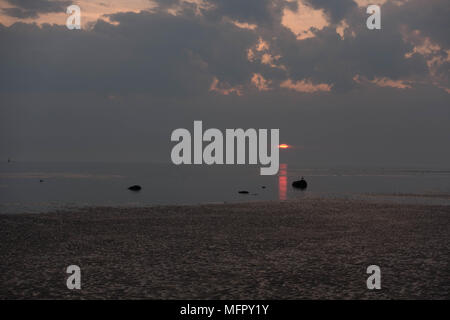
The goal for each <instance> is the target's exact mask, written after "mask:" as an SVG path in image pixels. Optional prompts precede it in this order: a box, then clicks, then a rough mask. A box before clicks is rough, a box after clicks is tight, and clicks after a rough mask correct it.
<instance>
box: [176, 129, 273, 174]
mask: <svg viewBox="0 0 450 320" xmlns="http://www.w3.org/2000/svg"><path fill="white" fill-rule="evenodd" d="M268 131H269V130H267V129H259V130H256V129H247V130H245V131H244V129H226V130H225V150H224V135H223V134H222V131H220V130H219V129H214V128H211V129H208V130H206V131H205V132H203V124H202V121H194V134H193V136H192V135H191V133H190V132H189V130H187V129H183V128H180V129H176V130H174V131H173V132H172V135H171V137H170V139H171V141H177V142H178V143H177V144H176V145H175V146H174V147H173V149H172V152H171V155H170V156H171V159H172V162H173V163H174V164H176V165H180V164H203V163H204V164H207V165H212V164H235V158H236V164H246V163H247V164H258V163H259V164H261V165H263V166H265V167H261V168H260V174H261V175H274V174H277V173H278V169H279V149H278V146H279V140H280V139H279V137H280V130H279V129H270V147H269V146H268V145H269V142H268V138H269V137H268ZM204 142H208V144H207V145H206V146H205V148H203V143H204ZM192 143H193V148H192ZM247 146H248V150H247V151H248V152H246V149H247V148H246V147H247ZM235 147H236V148H235ZM269 148H270V153H269ZM235 149H236V156H235ZM192 154H193V158H192ZM246 155H247V158H246Z"/></svg>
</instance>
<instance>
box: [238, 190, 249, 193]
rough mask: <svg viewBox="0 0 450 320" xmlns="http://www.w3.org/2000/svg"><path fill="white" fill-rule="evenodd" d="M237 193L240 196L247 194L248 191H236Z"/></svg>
mask: <svg viewBox="0 0 450 320" xmlns="http://www.w3.org/2000/svg"><path fill="white" fill-rule="evenodd" d="M238 193H240V194H249V192H248V191H246V190H241V191H238Z"/></svg>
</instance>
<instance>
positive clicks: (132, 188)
mask: <svg viewBox="0 0 450 320" xmlns="http://www.w3.org/2000/svg"><path fill="white" fill-rule="evenodd" d="M141 189H142V187H141V186H139V185H134V186H131V187H129V188H128V190H131V191H139V190H141Z"/></svg>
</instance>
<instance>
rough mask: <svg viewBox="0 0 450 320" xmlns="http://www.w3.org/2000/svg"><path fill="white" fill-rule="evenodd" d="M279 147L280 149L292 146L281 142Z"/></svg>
mask: <svg viewBox="0 0 450 320" xmlns="http://www.w3.org/2000/svg"><path fill="white" fill-rule="evenodd" d="M278 148H280V149H288V148H290V146H289V145H287V144H285V143H283V144H280V145H279V146H278Z"/></svg>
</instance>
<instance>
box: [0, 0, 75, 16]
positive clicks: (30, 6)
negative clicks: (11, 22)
mask: <svg viewBox="0 0 450 320" xmlns="http://www.w3.org/2000/svg"><path fill="white" fill-rule="evenodd" d="M5 1H6V2H8V3H9V4H11V5H13V6H14V7H13V8H4V9H2V12H3V13H4V14H6V15H8V16H11V17H14V18H19V19H24V18H37V17H38V16H39V14H41V13H50V12H65V11H66V8H67V7H68V6H69V5H71V4H72V1H70V0H5Z"/></svg>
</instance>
